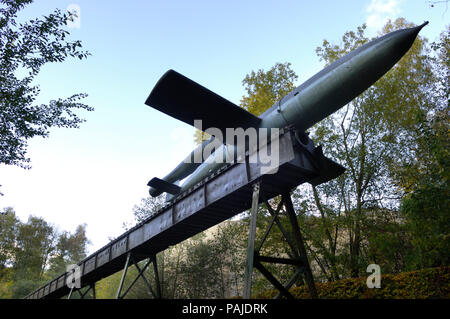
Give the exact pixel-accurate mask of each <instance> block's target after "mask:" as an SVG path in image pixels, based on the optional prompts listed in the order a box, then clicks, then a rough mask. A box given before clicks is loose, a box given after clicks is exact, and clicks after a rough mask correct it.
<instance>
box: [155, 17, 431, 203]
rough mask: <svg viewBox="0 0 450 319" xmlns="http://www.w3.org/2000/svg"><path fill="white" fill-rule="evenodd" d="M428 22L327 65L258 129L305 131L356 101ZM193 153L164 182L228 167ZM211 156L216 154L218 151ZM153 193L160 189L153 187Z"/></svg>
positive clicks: (189, 183)
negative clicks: (200, 159)
mask: <svg viewBox="0 0 450 319" xmlns="http://www.w3.org/2000/svg"><path fill="white" fill-rule="evenodd" d="M426 24H427V22H426V23H424V24H422V25H420V26H418V27H414V28H408V29H402V30H398V31H394V32H392V33H389V34H386V35H384V36H382V37H380V38H378V39H375V40H373V41H371V42H368V43H366V44H364V45H362V46H361V47H359V48H358V49H356V50H354V51H352V52H351V53H349V54H347V55H345V56H344V57H342V58H340V59H338V60H337V61H335V62H333V63H332V64H330V65H328V66H327V67H325V68H324V69H323V70H322V71H320V72H319V73H317V74H316V75H314V76H312V77H311V78H310V79H308V80H307V81H306V82H304V83H303V84H301V85H300V86H298V87H297V88H296V89H294V90H293V91H292V92H291V93H289V94H288V95H287V96H285V97H284V98H282V99H281V100H280V101H278V102H276V103H275V104H274V105H273V106H272V107H271V108H269V109H268V110H267V111H266V112H264V113H263V114H262V115H261V116H260V118H261V121H260V123H259V125H258V126H257V127H255V129H259V128H267V129H270V128H283V127H286V126H294V127H295V128H296V129H297V130H299V131H301V132H305V131H306V130H308V129H309V128H311V127H312V126H313V125H314V124H315V123H317V122H319V121H321V120H323V119H324V118H326V117H327V116H329V115H330V114H332V113H334V112H336V111H337V110H338V109H340V108H341V107H343V106H344V105H346V104H347V103H349V102H350V101H352V100H353V99H354V98H356V97H357V96H358V95H360V94H361V93H362V92H364V91H365V90H366V89H367V88H369V87H370V86H371V85H372V84H373V83H375V82H376V81H377V80H378V79H379V78H381V77H382V76H383V75H384V74H385V73H386V72H387V71H389V70H390V69H391V68H392V67H393V66H394V65H395V64H396V63H397V62H398V61H399V60H400V59H401V57H402V56H403V55H404V54H405V53H406V52H407V51H408V50H409V48H410V47H411V45H412V44H413V42H414V40H415V38H416V36H417V34H418V33H419V31H420V30H421V29H422V27H423V26H424V25H426ZM211 141H213V139H210V140H209V141H206V142H204V143H203V144H202V145H200V146H199V147H198V149H201V148H202V147H205V145H207V144H208V143H210V142H211ZM223 147H224V148H225V149H226V148H227V147H228V148H229V147H230V146H226V145H224V146H223ZM197 151H198V150H197ZM194 153H195V150H194V151H193V152H192V153H191V154H190V155H189V156H188V157H187V158H186V159H185V160H184V161H183V162H182V163H180V164H179V165H178V166H177V167H176V168H175V169H174V170H173V171H172V172H171V173H170V174H168V175H167V176H166V177H165V178H164V180H165V181H167V182H169V183H176V182H178V181H180V180H182V179H184V178H185V177H187V176H189V175H190V176H189V178H187V179H186V181H185V182H184V183H183V185H182V186H181V190H182V191H184V190H187V189H189V188H190V187H192V186H194V185H195V184H197V183H198V182H200V181H201V180H203V179H204V178H205V177H207V176H208V175H210V174H211V173H212V172H214V171H215V170H217V169H219V168H220V167H222V166H223V165H225V163H217V161H214V160H211V158H209V159H206V160H205V161H204V162H203V163H193V162H190V163H187V162H189V158H193V154H194ZM211 156H212V157H214V154H213V155H211ZM150 194H151V195H155V194H157V192H156V190H155V189H152V188H150Z"/></svg>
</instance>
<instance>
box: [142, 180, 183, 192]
mask: <svg viewBox="0 0 450 319" xmlns="http://www.w3.org/2000/svg"><path fill="white" fill-rule="evenodd" d="M147 186H150V187H153V188H154V189H155V190H156V193H155V194H154V195H153V196H158V195H160V194H162V193H169V194H172V195H176V194H178V193H179V192H180V190H181V187H180V186H177V185H175V184H172V183H169V182H166V181H165V180H162V179H160V178H157V177H153V178H152V180H151V181H150V182H148V184H147Z"/></svg>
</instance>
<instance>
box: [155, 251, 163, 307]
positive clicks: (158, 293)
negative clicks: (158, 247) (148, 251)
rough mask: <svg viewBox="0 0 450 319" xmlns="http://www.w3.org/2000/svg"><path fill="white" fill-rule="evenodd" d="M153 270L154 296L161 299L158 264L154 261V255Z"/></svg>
mask: <svg viewBox="0 0 450 319" xmlns="http://www.w3.org/2000/svg"><path fill="white" fill-rule="evenodd" d="M153 272H154V273H155V283H156V297H157V298H158V299H161V298H162V293H161V283H160V281H159V273H158V264H157V261H156V255H154V256H153Z"/></svg>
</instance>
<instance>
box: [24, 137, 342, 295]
mask: <svg viewBox="0 0 450 319" xmlns="http://www.w3.org/2000/svg"><path fill="white" fill-rule="evenodd" d="M302 141H303V143H302ZM279 153H280V156H279V167H278V171H277V172H276V173H275V174H263V173H262V170H261V168H262V167H263V166H264V164H263V163H260V162H257V163H250V161H249V158H250V157H249V156H248V155H247V157H246V160H245V162H244V163H234V164H229V165H227V166H225V167H223V168H222V169H221V170H220V171H217V172H216V173H214V174H213V175H211V176H209V177H208V178H206V179H205V180H203V181H202V182H201V183H199V184H197V185H196V186H194V187H192V188H191V189H189V190H188V191H186V192H184V193H181V194H179V195H178V196H177V197H175V198H174V199H173V201H171V202H170V203H168V204H166V205H165V206H164V207H162V208H161V209H160V210H159V211H158V212H156V213H155V214H154V215H152V216H151V217H149V218H147V219H146V220H144V221H143V222H141V223H139V224H137V225H136V226H135V227H133V228H132V229H130V230H128V231H127V232H125V233H124V234H122V235H121V236H119V237H117V238H116V239H114V240H112V241H111V242H110V243H109V244H107V245H106V246H104V247H102V248H101V249H99V250H98V251H96V252H95V253H93V254H91V255H90V256H88V257H87V258H85V259H84V260H82V261H81V262H79V263H78V266H79V267H80V271H81V273H80V275H81V286H82V287H93V286H94V284H95V282H96V281H98V280H100V279H102V278H104V277H107V276H109V275H112V274H114V273H115V272H117V271H119V270H121V269H123V268H124V265H126V267H127V266H128V264H129V263H128V261H129V258H130V255H132V258H133V261H134V262H139V261H141V260H144V259H146V258H149V257H151V256H155V254H156V253H158V252H161V251H163V250H165V249H166V248H168V247H169V246H172V245H176V244H177V243H180V242H182V241H184V240H186V239H188V238H190V237H192V236H193V235H195V234H197V233H199V232H202V231H204V230H206V229H208V228H210V227H212V226H214V225H217V224H218V223H220V222H222V221H224V220H226V219H229V218H230V217H233V216H235V215H236V214H239V213H241V212H243V211H245V210H247V209H249V208H250V207H252V192H253V185H254V184H255V183H256V182H259V185H260V190H259V198H260V199H261V201H262V200H269V199H271V198H273V197H275V196H277V195H280V194H286V192H287V193H289V191H290V190H292V189H293V188H295V187H296V186H298V185H300V184H302V183H305V182H309V183H312V184H313V185H317V184H320V183H323V182H325V181H328V180H331V179H333V178H335V177H337V176H339V175H340V174H342V172H343V171H344V168H343V167H342V166H340V165H338V164H336V163H334V162H332V161H331V160H329V159H327V158H326V157H325V156H323V154H322V151H321V148H320V147H314V144H313V142H312V140H311V139H309V138H308V137H307V136H305V135H304V136H300V138H299V136H298V135H297V133H296V132H295V131H294V130H293V129H291V128H286V129H283V130H281V134H280V139H279ZM69 276H70V274H69V273H67V272H66V273H64V274H62V275H60V276H59V277H57V278H55V279H53V280H51V281H50V282H48V283H47V284H46V285H44V286H42V287H41V288H39V289H37V290H35V291H34V292H32V293H31V294H29V295H28V296H27V297H26V298H29V299H40V298H61V297H63V296H65V295H68V294H69V293H71V291H70V289H69V287H68V286H67V285H66V280H67V279H68V277H69Z"/></svg>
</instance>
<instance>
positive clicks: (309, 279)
mask: <svg viewBox="0 0 450 319" xmlns="http://www.w3.org/2000/svg"><path fill="white" fill-rule="evenodd" d="M282 199H283V201H284V204H285V207H286V211H287V213H288V215H289V220H290V221H291V225H292V232H293V234H294V239H295V242H296V244H297V249H298V252H299V254H300V256H301V257H302V258H303V259H304V261H305V262H304V265H303V266H304V267H305V280H306V283H307V285H308V288H309V293H310V294H311V298H317V290H316V285H315V284H314V278H313V275H312V272H311V268H310V266H309V261H308V256H307V254H306V248H305V244H304V242H303V238H302V234H301V232H300V227H299V226H298V221H297V216H296V215H295V210H294V205H293V204H292V200H291V194H290V193H284V194H283V195H282Z"/></svg>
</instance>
